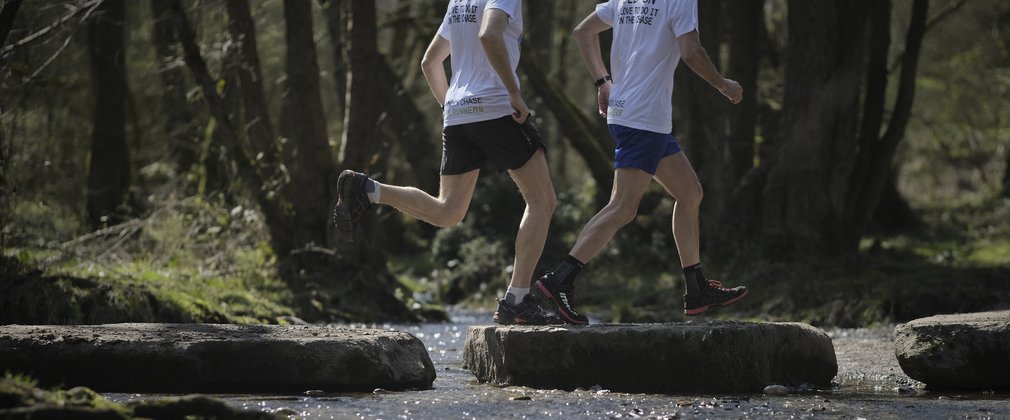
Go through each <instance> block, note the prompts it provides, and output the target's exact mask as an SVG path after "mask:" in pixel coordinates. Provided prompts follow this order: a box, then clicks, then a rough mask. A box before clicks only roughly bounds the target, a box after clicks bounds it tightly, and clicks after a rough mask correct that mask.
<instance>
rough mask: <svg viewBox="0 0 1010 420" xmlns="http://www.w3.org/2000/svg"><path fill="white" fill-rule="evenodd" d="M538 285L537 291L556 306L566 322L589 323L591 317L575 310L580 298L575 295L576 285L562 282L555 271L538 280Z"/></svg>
mask: <svg viewBox="0 0 1010 420" xmlns="http://www.w3.org/2000/svg"><path fill="white" fill-rule="evenodd" d="M536 286H537V287H536V289H537V291H539V292H540V294H541V295H542V296H543V297H544V299H546V300H547V301H548V302H550V303H551V304H552V305H553V306H554V309H555V311H557V313H558V315H560V316H561V319H564V320H565V322H567V323H569V324H575V325H586V324H588V323H589V318H587V317H586V316H585V315H582V314H580V313H578V312H575V304H576V302H577V301H578V298H577V297H576V296H575V286H574V285H564V284H561V280H559V279H557V278H555V277H554V273H547V274H544V276H543V277H541V278H540V280H537V284H536Z"/></svg>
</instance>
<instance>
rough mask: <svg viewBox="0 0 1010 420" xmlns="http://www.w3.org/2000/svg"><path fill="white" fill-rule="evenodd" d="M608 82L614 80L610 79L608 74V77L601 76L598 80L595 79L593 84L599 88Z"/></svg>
mask: <svg viewBox="0 0 1010 420" xmlns="http://www.w3.org/2000/svg"><path fill="white" fill-rule="evenodd" d="M609 80H614V79H612V78H611V77H610V75H609V74H608V75H606V76H603V77H601V78H599V79H596V81H595V82H593V84H594V85H596V87H600V86H603V84H604V83H607V81H609Z"/></svg>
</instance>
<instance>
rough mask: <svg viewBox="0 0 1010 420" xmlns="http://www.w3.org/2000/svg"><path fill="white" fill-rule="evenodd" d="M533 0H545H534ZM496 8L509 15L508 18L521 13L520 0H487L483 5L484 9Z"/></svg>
mask: <svg viewBox="0 0 1010 420" xmlns="http://www.w3.org/2000/svg"><path fill="white" fill-rule="evenodd" d="M534 1H545V0H534ZM489 9H498V10H501V11H503V12H505V13H506V14H508V15H509V18H513V19H514V18H515V17H516V15H517V14H520V13H522V12H523V11H522V6H521V3H520V0H488V2H487V4H486V5H485V6H484V10H489Z"/></svg>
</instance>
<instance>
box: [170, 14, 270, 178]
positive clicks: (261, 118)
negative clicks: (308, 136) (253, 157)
mask: <svg viewBox="0 0 1010 420" xmlns="http://www.w3.org/2000/svg"><path fill="white" fill-rule="evenodd" d="M155 1H158V0H155ZM228 30H229V33H230V34H231V38H232V42H233V45H235V46H237V52H236V54H235V56H234V57H235V61H234V67H235V69H234V70H235V73H236V74H237V78H236V82H237V83H236V84H237V86H236V89H237V90H238V91H240V92H241V94H242V107H241V109H242V118H241V120H240V121H244V127H245V134H246V138H247V139H248V141H249V145H250V146H251V148H252V151H253V153H256V154H257V156H259V158H257V164H258V165H257V166H258V171H259V173H260V177H261V178H262V179H263V180H264V182H265V183H266V185H264V186H263V187H264V188H267V190H268V193H274V194H277V193H278V191H279V190H280V189H281V188H282V186H283V185H284V184H285V180H284V178H283V175H282V173H281V171H280V168H279V167H278V162H279V157H278V156H279V154H280V152H279V148H278V143H277V140H276V137H275V134H274V127H273V123H272V122H271V120H270V113H269V111H268V109H267V100H266V95H265V94H264V93H263V71H262V69H261V66H260V59H259V51H258V49H257V46H256V25H255V23H254V22H253V18H252V14H251V13H250V11H249V0H228Z"/></svg>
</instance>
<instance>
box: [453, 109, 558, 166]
mask: <svg viewBox="0 0 1010 420" xmlns="http://www.w3.org/2000/svg"><path fill="white" fill-rule="evenodd" d="M532 120H533V117H532V116H530V117H527V118H526V122H525V123H523V124H519V123H517V122H515V120H513V119H512V116H510V115H506V116H504V117H501V118H497V119H493V120H487V121H478V122H473V123H468V124H460V125H451V126H448V127H445V128H444V129H442V169H441V174H442V175H459V174H464V173H467V172H470V171H472V170H474V169H479V168H480V167H481V166H483V165H484V163H485V162H490V163H491V164H492V165H494V166H495V168H496V169H498V170H499V171H505V170H512V169H519V168H521V167H522V166H523V165H525V164H526V162H528V161H529V160H530V158H531V157H533V153H535V152H536V151H537V149H538V148H543V149H544V150H545V151H546V150H547V148H546V147H545V146H544V141H543V139H542V138H541V137H540V133H539V132H538V131H537V128H536V127H534V126H533V121H532Z"/></svg>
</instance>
